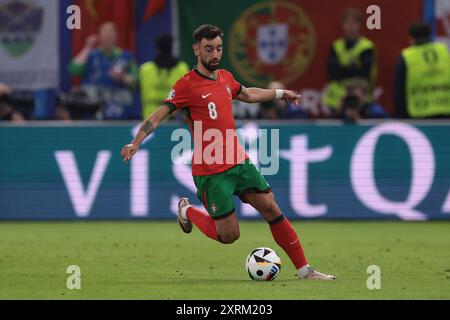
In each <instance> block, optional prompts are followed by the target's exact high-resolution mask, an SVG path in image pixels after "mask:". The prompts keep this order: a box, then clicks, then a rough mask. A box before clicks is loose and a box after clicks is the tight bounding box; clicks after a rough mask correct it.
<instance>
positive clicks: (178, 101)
mask: <svg viewBox="0 0 450 320" xmlns="http://www.w3.org/2000/svg"><path fill="white" fill-rule="evenodd" d="M189 101H190V96H189V84H188V81H187V80H186V79H184V78H181V79H179V80H178V81H177V82H175V85H174V86H173V88H172V90H170V91H169V93H168V95H167V98H166V99H165V100H164V101H163V105H165V106H168V107H169V108H170V109H171V110H172V112H173V111H175V110H176V109H182V108H184V107H186V106H188V105H189Z"/></svg>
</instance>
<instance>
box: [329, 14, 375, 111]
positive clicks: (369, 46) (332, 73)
mask: <svg viewBox="0 0 450 320" xmlns="http://www.w3.org/2000/svg"><path fill="white" fill-rule="evenodd" d="M341 21H342V30H343V32H344V36H343V38H340V39H337V40H336V41H335V42H334V43H333V46H332V48H331V52H330V56H329V58H328V62H327V73H328V79H329V81H330V83H329V84H328V86H327V88H326V89H325V92H324V95H323V104H324V105H325V106H326V107H328V108H330V109H331V110H332V111H333V112H334V114H337V113H338V111H339V110H338V108H339V105H340V104H341V100H342V98H343V97H344V96H345V94H346V85H347V83H348V82H349V81H350V80H351V79H352V78H354V77H358V78H363V79H365V80H366V81H367V83H369V85H370V88H371V89H370V90H371V91H372V88H373V85H374V84H375V78H376V73H377V67H376V56H375V45H374V43H373V42H372V41H370V40H369V39H367V38H365V37H363V36H361V25H362V22H363V15H362V13H361V12H360V11H359V10H358V9H355V8H349V9H347V10H345V11H344V13H343V15H342V19H341Z"/></svg>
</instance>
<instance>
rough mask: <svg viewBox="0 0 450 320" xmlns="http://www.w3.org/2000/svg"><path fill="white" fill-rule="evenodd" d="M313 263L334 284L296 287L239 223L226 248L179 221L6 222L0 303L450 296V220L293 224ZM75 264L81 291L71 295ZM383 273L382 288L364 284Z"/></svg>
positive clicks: (247, 225)
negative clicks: (273, 271) (257, 258)
mask: <svg viewBox="0 0 450 320" xmlns="http://www.w3.org/2000/svg"><path fill="white" fill-rule="evenodd" d="M293 225H294V227H295V229H296V230H297V231H298V233H299V235H300V239H301V241H302V244H303V247H304V249H305V252H306V254H307V256H308V257H309V261H310V263H311V264H312V265H313V266H314V267H316V268H317V269H318V270H320V271H323V272H328V273H333V274H336V276H337V277H338V280H337V281H335V282H314V281H300V280H298V279H297V278H296V277H295V276H294V274H295V270H294V267H293V266H292V264H291V262H290V261H289V259H288V257H287V256H286V254H285V253H284V252H283V251H282V250H281V249H280V248H279V247H278V246H277V245H276V244H275V242H274V241H273V239H272V237H271V234H270V230H269V228H268V226H267V224H265V223H263V222H245V221H243V222H241V224H240V226H241V237H240V239H239V240H238V241H237V242H235V243H234V244H232V245H222V244H219V243H216V242H214V241H212V240H209V239H207V238H206V237H204V236H203V235H202V234H201V233H200V232H199V231H198V230H194V231H193V233H192V234H189V235H186V234H184V233H182V232H181V230H180V229H179V227H178V225H177V223H176V222H146V221H142V222H19V223H15V222H2V223H0V299H268V300H272V299H296V300H297V299H298V300H303V299H450V290H449V288H450V254H449V253H450V223H449V222H426V223H405V222H319V221H318V222H294V223H293ZM260 246H267V247H271V248H273V249H275V251H276V252H277V253H278V254H279V255H280V257H281V260H282V269H281V273H280V275H279V276H278V278H277V279H276V280H274V281H272V282H254V281H251V280H250V279H249V277H248V274H247V273H246V271H245V267H244V264H245V258H246V256H247V254H248V253H249V252H250V251H251V250H252V249H254V248H256V247H260ZM69 265H78V266H79V267H80V268H81V289H80V290H69V289H67V288H66V280H67V277H68V276H69V274H66V269H67V267H68V266H69ZM369 265H378V266H379V267H380V268H381V289H380V290H369V289H367V286H366V281H367V278H368V277H369V276H370V274H367V267H368V266H369Z"/></svg>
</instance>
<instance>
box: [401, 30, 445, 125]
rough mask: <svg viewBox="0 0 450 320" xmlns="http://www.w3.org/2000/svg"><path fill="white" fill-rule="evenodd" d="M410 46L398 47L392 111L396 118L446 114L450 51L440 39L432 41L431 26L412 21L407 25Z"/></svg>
mask: <svg viewBox="0 0 450 320" xmlns="http://www.w3.org/2000/svg"><path fill="white" fill-rule="evenodd" d="M409 34H410V36H411V38H412V39H411V42H412V46H411V47H409V48H406V49H404V50H403V51H402V54H401V56H400V60H399V62H398V64H397V69H396V76H395V78H396V79H395V103H396V115H397V117H399V118H408V117H409V118H441V117H449V116H450V54H449V50H448V48H447V46H446V45H445V44H443V43H439V42H432V36H431V27H430V26H429V25H428V24H426V23H424V22H416V23H414V24H412V25H411V26H410V28H409Z"/></svg>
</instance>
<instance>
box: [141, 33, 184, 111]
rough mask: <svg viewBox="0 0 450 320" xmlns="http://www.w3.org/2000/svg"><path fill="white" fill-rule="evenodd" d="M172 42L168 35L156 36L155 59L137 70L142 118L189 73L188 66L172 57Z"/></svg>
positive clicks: (156, 106) (157, 105)
mask: <svg viewBox="0 0 450 320" xmlns="http://www.w3.org/2000/svg"><path fill="white" fill-rule="evenodd" d="M172 42H173V38H172V36H171V35H169V34H161V35H160V36H158V38H157V39H156V47H157V50H158V52H157V55H156V57H155V59H154V60H153V61H149V62H146V63H144V64H143V65H141V67H140V68H139V80H140V87H141V101H142V117H143V118H146V117H147V116H148V115H149V114H151V113H153V112H154V111H155V110H156V109H157V108H158V107H159V106H160V105H161V102H162V101H163V100H164V99H166V97H167V94H168V93H169V91H170V89H172V87H173V85H174V84H175V82H176V81H177V80H178V79H179V78H181V77H183V76H184V75H185V74H186V73H188V72H189V66H188V65H187V64H186V63H185V62H184V61H181V60H180V59H178V58H176V57H174V56H173V54H172Z"/></svg>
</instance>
